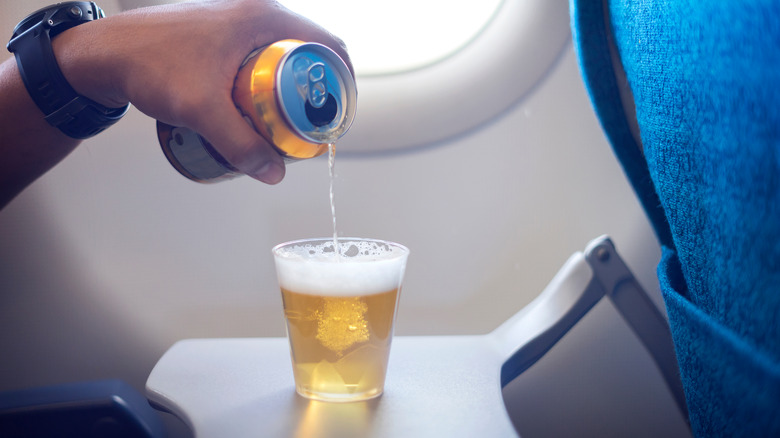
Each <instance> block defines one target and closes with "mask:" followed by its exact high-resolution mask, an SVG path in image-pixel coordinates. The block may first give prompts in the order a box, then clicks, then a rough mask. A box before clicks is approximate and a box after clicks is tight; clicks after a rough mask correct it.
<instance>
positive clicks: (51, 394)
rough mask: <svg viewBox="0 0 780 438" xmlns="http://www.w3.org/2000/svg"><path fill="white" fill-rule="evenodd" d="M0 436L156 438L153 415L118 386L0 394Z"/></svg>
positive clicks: (160, 429)
mask: <svg viewBox="0 0 780 438" xmlns="http://www.w3.org/2000/svg"><path fill="white" fill-rule="evenodd" d="M0 436H2V437H6V438H28V437H30V438H32V437H84V438H136V437H137V438H158V437H164V436H166V433H165V428H164V426H163V423H162V419H161V418H160V416H159V414H158V413H157V412H156V411H155V410H154V409H153V408H152V407H151V406H150V405H149V402H148V401H147V400H146V398H145V397H144V396H143V395H141V394H140V393H139V392H138V391H136V390H135V389H134V388H133V387H131V386H130V385H128V384H127V383H125V382H123V381H121V380H98V381H88V382H77V383H67V384H62V385H54V386H45V387H39V388H32V389H22V390H15V391H5V392H0Z"/></svg>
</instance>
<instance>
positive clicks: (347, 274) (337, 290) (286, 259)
mask: <svg viewBox="0 0 780 438" xmlns="http://www.w3.org/2000/svg"><path fill="white" fill-rule="evenodd" d="M339 249H340V251H339V253H340V254H339V255H336V252H335V251H334V250H333V241H332V240H327V241H326V240H311V241H300V242H298V243H294V244H288V245H280V246H278V247H276V248H274V255H275V257H274V259H275V262H276V274H277V277H278V280H279V286H280V287H282V288H283V289H286V290H289V291H292V292H297V293H304V294H312V295H327V296H358V295H372V294H376V293H381V292H387V291H390V290H394V289H397V288H398V287H400V285H401V280H402V279H403V275H404V270H405V267H406V258H407V256H408V254H409V250H407V249H406V248H404V247H402V246H400V245H397V244H392V243H389V242H382V241H375V240H355V239H339Z"/></svg>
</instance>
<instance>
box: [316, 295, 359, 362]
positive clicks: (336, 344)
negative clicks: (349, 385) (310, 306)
mask: <svg viewBox="0 0 780 438" xmlns="http://www.w3.org/2000/svg"><path fill="white" fill-rule="evenodd" d="M323 301H324V303H323V306H322V310H318V311H317V315H316V318H317V336H316V338H317V340H318V341H320V344H322V346H323V347H325V348H327V349H328V350H331V351H333V352H335V353H336V354H339V355H341V353H342V352H343V351H344V350H346V349H348V348H350V347H352V346H353V345H355V344H359V343H362V342H366V341H368V337H369V332H368V323H367V322H366V318H365V314H366V311H368V305H366V303H365V302H364V301H363V300H362V299H361V297H349V298H332V297H325V298H323Z"/></svg>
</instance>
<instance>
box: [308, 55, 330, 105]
mask: <svg viewBox="0 0 780 438" xmlns="http://www.w3.org/2000/svg"><path fill="white" fill-rule="evenodd" d="M307 77H308V79H309V80H308V85H309V87H308V88H309V95H308V96H307V97H306V100H308V101H309V103H310V104H311V106H313V107H314V108H322V106H323V105H325V101H326V100H327V99H328V82H327V79H326V78H325V65H324V64H323V63H321V62H317V63H315V64H312V66H311V67H309V74H308V75H307Z"/></svg>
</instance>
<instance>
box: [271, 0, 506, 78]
mask: <svg viewBox="0 0 780 438" xmlns="http://www.w3.org/2000/svg"><path fill="white" fill-rule="evenodd" d="M501 2H502V0H483V1H479V2H457V3H453V2H451V1H449V0H393V1H392V2H368V1H364V0H329V1H322V0H283V1H282V2H281V3H282V4H284V5H285V6H286V7H288V8H289V9H291V10H293V11H295V12H297V13H299V14H301V15H304V16H306V17H307V18H309V19H311V20H313V21H315V22H317V23H319V24H320V25H322V26H323V27H325V28H326V29H328V30H330V31H331V32H333V33H334V34H336V35H338V36H339V37H340V38H341V39H343V40H344V42H345V43H346V44H347V47H348V48H349V52H350V56H351V57H352V62H353V63H354V66H355V70H356V72H357V74H358V75H379V74H389V73H399V72H403V71H408V70H412V69H415V68H419V67H423V66H425V65H428V64H431V63H434V62H436V61H438V60H440V59H442V58H445V57H447V56H448V55H451V54H452V53H454V52H456V51H457V50H458V49H459V48H461V47H463V46H464V45H465V44H467V43H468V42H469V41H470V40H472V39H473V38H474V37H475V36H476V35H477V34H478V33H479V32H480V31H481V30H482V29H483V28H484V26H485V25H486V24H487V23H488V22H489V21H490V19H491V18H492V17H493V15H494V14H495V13H496V11H497V9H498V7H499V5H500V4H501Z"/></svg>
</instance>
